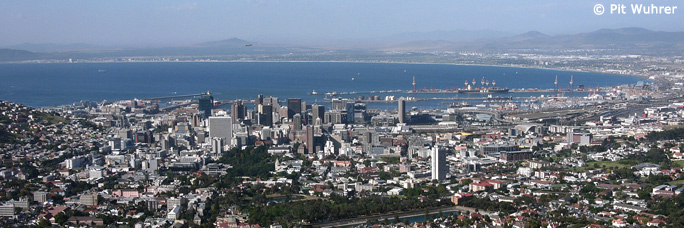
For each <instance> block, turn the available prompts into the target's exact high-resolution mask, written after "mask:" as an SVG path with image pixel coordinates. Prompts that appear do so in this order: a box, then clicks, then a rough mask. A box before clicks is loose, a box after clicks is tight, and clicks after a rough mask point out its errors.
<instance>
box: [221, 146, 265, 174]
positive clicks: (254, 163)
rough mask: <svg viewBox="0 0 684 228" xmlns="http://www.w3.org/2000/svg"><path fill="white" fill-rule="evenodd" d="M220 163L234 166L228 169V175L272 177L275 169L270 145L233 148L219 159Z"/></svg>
mask: <svg viewBox="0 0 684 228" xmlns="http://www.w3.org/2000/svg"><path fill="white" fill-rule="evenodd" d="M219 162H220V163H223V164H229V165H231V166H233V167H232V168H230V169H228V176H238V177H240V176H250V177H270V176H271V174H270V172H271V171H273V170H275V166H274V165H273V163H271V155H270V154H268V147H265V146H261V147H256V148H255V147H247V148H245V149H244V150H241V149H238V148H233V149H231V150H229V151H227V152H225V153H223V156H221V158H220V159H219Z"/></svg>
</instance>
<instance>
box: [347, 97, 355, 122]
mask: <svg viewBox="0 0 684 228" xmlns="http://www.w3.org/2000/svg"><path fill="white" fill-rule="evenodd" d="M347 123H354V102H347Z"/></svg>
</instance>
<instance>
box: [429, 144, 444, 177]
mask: <svg viewBox="0 0 684 228" xmlns="http://www.w3.org/2000/svg"><path fill="white" fill-rule="evenodd" d="M430 157H432V160H431V163H430V168H431V169H432V178H431V179H432V180H440V181H441V180H444V179H446V173H447V170H448V169H447V167H446V153H445V151H440V149H439V146H437V145H435V146H434V147H432V151H431V153H430Z"/></svg>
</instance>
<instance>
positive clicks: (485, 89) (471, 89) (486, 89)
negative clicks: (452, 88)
mask: <svg viewBox="0 0 684 228" xmlns="http://www.w3.org/2000/svg"><path fill="white" fill-rule="evenodd" d="M489 85H490V84H489V80H486V81H485V78H484V77H482V81H481V82H480V87H477V81H475V79H474V78H473V83H472V84H470V83H468V80H466V81H465V87H464V88H463V89H459V90H458V93H508V88H499V87H496V81H494V80H492V83H491V85H492V86H489Z"/></svg>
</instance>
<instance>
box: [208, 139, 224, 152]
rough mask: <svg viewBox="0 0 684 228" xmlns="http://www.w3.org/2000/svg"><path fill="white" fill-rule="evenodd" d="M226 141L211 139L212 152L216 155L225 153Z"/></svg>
mask: <svg viewBox="0 0 684 228" xmlns="http://www.w3.org/2000/svg"><path fill="white" fill-rule="evenodd" d="M223 145H224V141H223V139H222V138H212V139H211V152H212V153H214V154H220V153H223Z"/></svg>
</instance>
